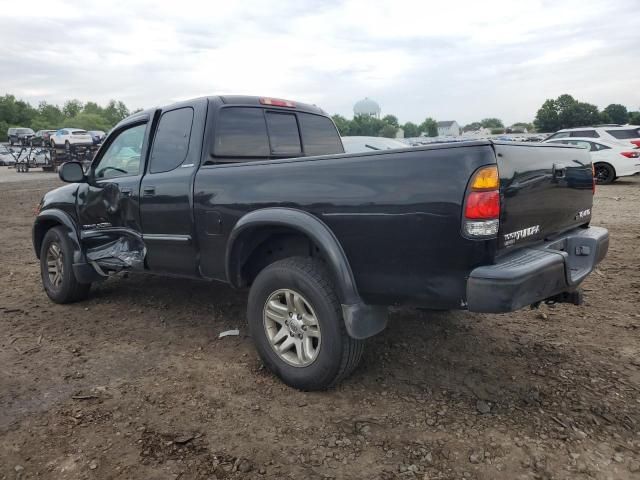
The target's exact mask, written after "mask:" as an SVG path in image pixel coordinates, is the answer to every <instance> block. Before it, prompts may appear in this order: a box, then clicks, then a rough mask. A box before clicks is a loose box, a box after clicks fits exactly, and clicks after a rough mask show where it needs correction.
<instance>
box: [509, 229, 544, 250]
mask: <svg viewBox="0 0 640 480" xmlns="http://www.w3.org/2000/svg"><path fill="white" fill-rule="evenodd" d="M539 232H540V225H533V226H531V227H527V228H523V229H522V230H516V231H515V232H511V233H505V234H504V244H505V246H509V245H513V244H514V243H516V242H517V241H518V240H522V239H523V238H527V237H530V236H532V235H536V234H537V233H539Z"/></svg>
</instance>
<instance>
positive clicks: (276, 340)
mask: <svg viewBox="0 0 640 480" xmlns="http://www.w3.org/2000/svg"><path fill="white" fill-rule="evenodd" d="M263 323H264V329H265V333H266V335H267V339H268V340H269V344H270V345H271V348H272V349H273V351H274V352H275V353H276V354H277V355H278V357H280V359H282V360H283V361H285V362H286V363H288V364H289V365H292V366H294V367H306V366H308V365H311V364H312V363H313V362H314V361H315V359H316V358H317V356H318V352H319V351H320V342H321V336H320V325H319V324H318V319H317V317H316V315H315V312H314V311H313V308H312V307H311V304H310V303H309V302H308V301H307V300H306V299H305V298H304V297H303V296H302V295H301V294H300V293H298V292H296V291H294V290H290V289H281V290H276V291H275V292H273V293H272V294H271V295H269V298H268V299H267V301H266V303H265V306H264V311H263Z"/></svg>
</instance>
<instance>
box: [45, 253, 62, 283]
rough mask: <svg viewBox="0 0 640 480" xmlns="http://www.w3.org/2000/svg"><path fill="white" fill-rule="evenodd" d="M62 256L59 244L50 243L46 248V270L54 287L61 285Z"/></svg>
mask: <svg viewBox="0 0 640 480" xmlns="http://www.w3.org/2000/svg"><path fill="white" fill-rule="evenodd" d="M63 260H64V258H63V255H62V250H61V249H60V245H58V244H57V243H52V244H51V245H49V248H48V249H47V272H48V274H49V282H51V285H52V286H53V287H54V288H60V285H62V275H63V273H64V261H63Z"/></svg>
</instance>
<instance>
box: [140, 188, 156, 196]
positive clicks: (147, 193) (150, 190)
mask: <svg viewBox="0 0 640 480" xmlns="http://www.w3.org/2000/svg"><path fill="white" fill-rule="evenodd" d="M155 194H156V187H153V186H151V185H150V186H148V187H143V188H142V195H144V196H145V197H152V196H154V195H155Z"/></svg>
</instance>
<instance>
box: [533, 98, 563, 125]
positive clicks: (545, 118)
mask: <svg viewBox="0 0 640 480" xmlns="http://www.w3.org/2000/svg"><path fill="white" fill-rule="evenodd" d="M533 123H534V125H535V126H536V130H538V131H539V132H555V131H557V130H560V128H561V127H560V118H559V117H558V107H557V105H556V101H555V100H553V99H547V100H545V102H544V103H543V104H542V107H540V108H539V109H538V113H536V118H535V120H534V121H533Z"/></svg>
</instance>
